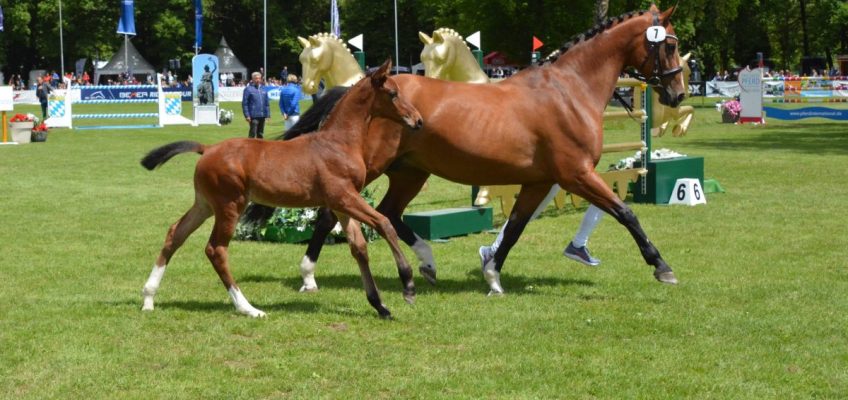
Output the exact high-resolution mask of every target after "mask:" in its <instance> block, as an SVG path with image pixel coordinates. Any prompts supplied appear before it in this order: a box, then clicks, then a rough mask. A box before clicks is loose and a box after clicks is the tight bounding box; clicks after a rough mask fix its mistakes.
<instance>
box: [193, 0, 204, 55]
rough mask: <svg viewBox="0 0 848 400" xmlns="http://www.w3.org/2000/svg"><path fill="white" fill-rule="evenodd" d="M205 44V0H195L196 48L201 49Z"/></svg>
mask: <svg viewBox="0 0 848 400" xmlns="http://www.w3.org/2000/svg"><path fill="white" fill-rule="evenodd" d="M202 44H203V1H202V0H194V48H195V49H197V50H198V51H200V48H201V47H202Z"/></svg>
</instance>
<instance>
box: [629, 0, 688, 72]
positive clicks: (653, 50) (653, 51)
mask: <svg viewBox="0 0 848 400" xmlns="http://www.w3.org/2000/svg"><path fill="white" fill-rule="evenodd" d="M652 14H653V16H654V21H653V24H652V25H651V26H660V16H659V14H657V13H656V12H654V13H652ZM668 39H674V40H675V41H678V40H679V39H677V36H675V35H669V34H666V35H665V39H663V40H662V41H659V42H652V41H648V55H647V56H646V57H645V61H642V64H641V65H640V66H639V69H638V70H636V71H633V72H632V73H631V75H632V76H633V77H634V78H636V79H638V80H640V81H642V82H645V83H647V84H648V85H651V86H653V87H659V86H660V82H661V81H662V79H663V78H667V77H669V76H674V75H676V74H679V73H681V72H683V67H682V66H679V65H678V66H677V67H675V68H672V69H667V70H664V71H661V70H660V51H659V50H660V45H663V44H665V45H668V44H669V43H668ZM646 40H647V39H646ZM652 57H653V59H654V68H653V70H652V71H651V76H650V77H646V76H644V75H642V74H641V73H640V72H639V70H641V69H642V68H643V67H644V66H645V64H647V63H648V60H650V59H651V58H652Z"/></svg>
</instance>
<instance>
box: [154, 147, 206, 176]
mask: <svg viewBox="0 0 848 400" xmlns="http://www.w3.org/2000/svg"><path fill="white" fill-rule="evenodd" d="M205 149H206V146H204V145H202V144H200V143H198V142H192V141H187V140H184V141H181V142H174V143H171V144H166V145H164V146H162V147H157V148H155V149H153V150H150V153H147V155H146V156H144V158H142V159H141V165H142V166H143V167H144V168H147V169H148V170H150V171H153V169H154V168H157V167H159V166H160V165H162V164H164V163H165V162H167V161H168V160H170V159H171V157H173V156H175V155H177V154H181V153H188V152H195V153H198V154H203V151H204V150H205Z"/></svg>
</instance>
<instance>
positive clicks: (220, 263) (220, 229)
mask: <svg viewBox="0 0 848 400" xmlns="http://www.w3.org/2000/svg"><path fill="white" fill-rule="evenodd" d="M213 208H214V210H215V226H214V227H212V234H211V235H210V236H209V242H208V243H207V244H206V257H208V258H209V261H210V262H212V267H214V268H215V272H217V273H218V277H219V278H221V282H223V283H224V287H225V288H226V289H227V293H229V295H230V299H231V300H232V302H233V305H234V306H235V307H236V311H237V312H238V313H239V314H244V315H248V316H251V317H264V316H265V312H263V311H262V310H259V309H257V308H255V307H253V306H252V305H250V302H248V301H247V298H246V297H244V294H242V292H241V289H239V287H238V285H237V284H236V281H235V279H233V276H232V274H230V267H229V253H228V247H229V245H230V240H231V239H232V238H233V233H235V231H236V224H237V223H238V218H239V215H241V211H242V209H243V208H244V204H243V203H242V204H239V203H237V202H235V201H233V202H229V203H225V204H217V205H215V206H213Z"/></svg>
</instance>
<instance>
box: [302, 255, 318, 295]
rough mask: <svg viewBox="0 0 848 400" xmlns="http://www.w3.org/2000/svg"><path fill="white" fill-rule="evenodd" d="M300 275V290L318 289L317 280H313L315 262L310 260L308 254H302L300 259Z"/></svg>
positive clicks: (311, 290)
mask: <svg viewBox="0 0 848 400" xmlns="http://www.w3.org/2000/svg"><path fill="white" fill-rule="evenodd" d="M300 276H302V277H303V286H301V287H300V291H301V292H316V291H318V282H315V262H314V261H312V260H310V259H309V256H303V259H302V260H300Z"/></svg>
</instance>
